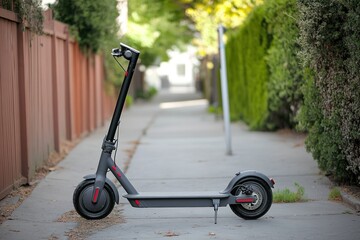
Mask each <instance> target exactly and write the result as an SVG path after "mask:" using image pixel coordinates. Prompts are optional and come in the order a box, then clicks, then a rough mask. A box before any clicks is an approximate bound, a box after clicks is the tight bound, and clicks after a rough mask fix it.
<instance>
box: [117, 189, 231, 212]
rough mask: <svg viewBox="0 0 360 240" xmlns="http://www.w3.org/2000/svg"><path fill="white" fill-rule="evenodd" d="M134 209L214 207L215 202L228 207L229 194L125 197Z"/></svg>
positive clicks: (139, 195) (136, 195) (193, 193)
mask: <svg viewBox="0 0 360 240" xmlns="http://www.w3.org/2000/svg"><path fill="white" fill-rule="evenodd" d="M124 197H125V198H127V199H128V200H129V202H130V204H131V205H132V206H133V207H137V208H157V207H159V208H160V207H213V206H214V200H217V201H219V207H222V206H226V205H227V199H228V198H229V194H224V193H219V192H165V193H163V192H159V193H157V192H144V193H139V194H127V195H124Z"/></svg>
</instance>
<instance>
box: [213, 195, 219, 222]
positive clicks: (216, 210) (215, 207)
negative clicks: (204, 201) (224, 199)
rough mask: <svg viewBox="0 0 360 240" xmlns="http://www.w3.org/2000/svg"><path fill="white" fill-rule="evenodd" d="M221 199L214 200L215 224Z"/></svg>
mask: <svg viewBox="0 0 360 240" xmlns="http://www.w3.org/2000/svg"><path fill="white" fill-rule="evenodd" d="M219 204H220V199H213V205H214V211H215V224H217V213H218V210H219Z"/></svg>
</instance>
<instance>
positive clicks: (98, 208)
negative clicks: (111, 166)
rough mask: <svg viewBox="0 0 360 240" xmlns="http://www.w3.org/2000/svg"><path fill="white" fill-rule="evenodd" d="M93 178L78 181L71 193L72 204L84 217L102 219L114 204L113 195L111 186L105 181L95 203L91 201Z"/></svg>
mask: <svg viewBox="0 0 360 240" xmlns="http://www.w3.org/2000/svg"><path fill="white" fill-rule="evenodd" d="M94 184H95V179H87V180H84V181H82V182H81V183H79V185H78V186H77V187H76V189H75V191H74V194H73V204H74V207H75V210H76V211H77V212H78V213H79V214H80V216H82V217H84V218H86V219H102V218H104V217H106V216H107V215H109V214H110V213H111V211H112V210H113V208H114V205H115V195H114V192H113V191H112V189H111V187H110V186H109V185H108V184H107V183H105V186H104V189H103V190H102V192H101V194H100V196H99V197H98V201H97V203H96V204H94V203H93V202H92V193H93V189H94Z"/></svg>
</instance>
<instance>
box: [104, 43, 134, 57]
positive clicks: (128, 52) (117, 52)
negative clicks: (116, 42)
mask: <svg viewBox="0 0 360 240" xmlns="http://www.w3.org/2000/svg"><path fill="white" fill-rule="evenodd" d="M139 54H140V52H139V51H138V50H136V49H134V48H132V47H129V46H127V45H125V44H123V43H120V48H113V49H112V51H111V55H113V56H114V57H121V56H123V57H124V58H125V59H126V60H129V61H131V59H132V57H133V56H136V58H137V57H138V56H139Z"/></svg>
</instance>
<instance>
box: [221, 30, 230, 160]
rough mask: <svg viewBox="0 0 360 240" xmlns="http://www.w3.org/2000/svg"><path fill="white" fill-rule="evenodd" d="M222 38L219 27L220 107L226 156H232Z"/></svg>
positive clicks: (222, 34)
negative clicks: (221, 109) (222, 117)
mask: <svg viewBox="0 0 360 240" xmlns="http://www.w3.org/2000/svg"><path fill="white" fill-rule="evenodd" d="M223 36H224V27H223V26H222V25H219V27H218V37H219V52H220V76H221V95H222V105H223V114H224V128H225V143H226V154H227V155H232V150H231V131H230V111H229V95H228V85H227V76H226V59H225V46H224V41H223Z"/></svg>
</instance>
